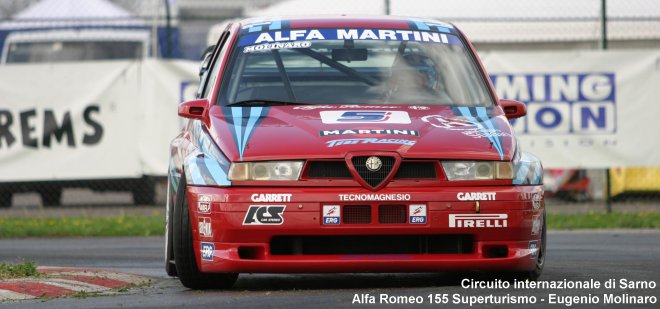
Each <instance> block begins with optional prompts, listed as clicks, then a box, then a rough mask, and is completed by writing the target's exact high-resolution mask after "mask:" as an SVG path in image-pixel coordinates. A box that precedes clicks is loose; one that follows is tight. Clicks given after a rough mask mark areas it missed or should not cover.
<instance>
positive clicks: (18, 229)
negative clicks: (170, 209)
mask: <svg viewBox="0 0 660 309" xmlns="http://www.w3.org/2000/svg"><path fill="white" fill-rule="evenodd" d="M164 221H165V220H164V218H163V216H162V215H161V214H158V215H143V216H112V217H62V218H26V217H9V218H0V238H21V237H67V236H76V237H90V236H108V237H109V236H161V235H163V233H164V231H165V222H164ZM547 223H548V229H555V230H556V229H562V230H566V229H635V228H648V229H660V213H655V212H646V213H644V212H642V213H611V214H606V213H584V214H550V213H549V214H548V215H547Z"/></svg>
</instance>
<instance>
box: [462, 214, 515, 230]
mask: <svg viewBox="0 0 660 309" xmlns="http://www.w3.org/2000/svg"><path fill="white" fill-rule="evenodd" d="M507 218H509V215H507V214H450V215H449V227H476V228H482V227H494V228H501V227H507Z"/></svg>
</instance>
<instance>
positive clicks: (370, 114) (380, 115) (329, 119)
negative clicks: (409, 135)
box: [320, 110, 410, 124]
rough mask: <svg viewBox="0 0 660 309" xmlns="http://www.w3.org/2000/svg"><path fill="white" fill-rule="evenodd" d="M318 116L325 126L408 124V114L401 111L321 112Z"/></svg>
mask: <svg viewBox="0 0 660 309" xmlns="http://www.w3.org/2000/svg"><path fill="white" fill-rule="evenodd" d="M320 115H321V121H323V123H326V124H341V123H401V124H409V123H410V117H409V116H408V113H407V112H403V111H372V110H366V111H322V112H320Z"/></svg>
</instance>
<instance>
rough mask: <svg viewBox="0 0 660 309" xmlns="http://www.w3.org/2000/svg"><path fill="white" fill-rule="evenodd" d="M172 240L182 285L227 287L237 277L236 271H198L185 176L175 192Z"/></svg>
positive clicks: (202, 287) (209, 287)
mask: <svg viewBox="0 0 660 309" xmlns="http://www.w3.org/2000/svg"><path fill="white" fill-rule="evenodd" d="M173 241H174V242H173V248H174V261H175V263H176V272H177V274H178V276H179V280H180V281H181V284H183V286H185V287H187V288H190V289H195V290H204V289H228V288H231V287H232V286H233V285H234V283H235V282H236V279H238V274H236V273H220V274H219V273H202V272H200V271H199V268H198V266H197V259H196V258H195V252H194V247H193V239H192V227H191V223H190V213H189V210H188V197H187V194H186V181H185V177H181V180H180V181H179V188H178V189H177V194H176V202H175V207H174V222H173Z"/></svg>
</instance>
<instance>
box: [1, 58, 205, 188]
mask: <svg viewBox="0 0 660 309" xmlns="http://www.w3.org/2000/svg"><path fill="white" fill-rule="evenodd" d="M198 66H199V64H198V63H196V62H192V61H164V60H163V61H157V60H147V61H103V62H82V63H58V64H26V65H6V66H0V182H11V181H40V180H84V179H113V178H138V177H141V176H142V175H161V176H164V175H166V174H167V168H168V160H169V143H170V141H171V140H172V139H173V138H174V137H175V136H176V135H177V134H178V132H179V131H180V128H181V122H182V121H181V120H180V118H179V117H178V116H177V106H178V103H179V102H181V101H182V100H184V99H191V98H194V93H195V91H196V88H197V84H198V81H199V78H198V77H197V76H196V70H197V67H198Z"/></svg>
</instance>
